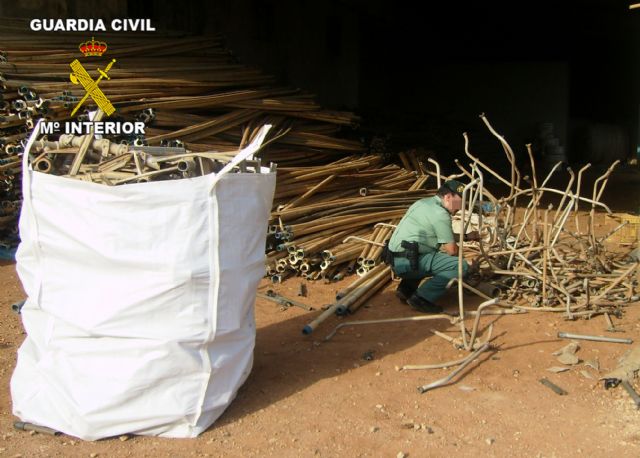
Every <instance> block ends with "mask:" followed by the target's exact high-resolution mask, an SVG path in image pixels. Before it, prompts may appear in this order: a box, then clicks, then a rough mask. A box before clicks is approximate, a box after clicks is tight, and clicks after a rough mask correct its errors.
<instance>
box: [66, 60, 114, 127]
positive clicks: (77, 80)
mask: <svg viewBox="0 0 640 458" xmlns="http://www.w3.org/2000/svg"><path fill="white" fill-rule="evenodd" d="M115 62H116V60H115V59H113V60H112V61H111V62H109V65H107V67H106V68H105V69H104V70H101V69H100V68H98V72H99V73H100V76H98V79H96V80H95V81H94V80H93V78H91V76H89V73H87V71H86V70H85V69H84V67H83V66H82V64H81V63H80V61H79V60H78V59H76V60H74V61H73V62H71V64H69V65H70V66H71V69H72V70H73V73H71V74H70V75H69V79H70V80H71V82H72V83H73V84H82V87H83V88H84V90H85V91H86V92H87V93H86V94H85V95H84V97H82V99H80V102H78V104H77V105H76V107H75V108H74V109H73V111H72V112H71V116H73V115H75V114H76V111H78V109H79V108H80V106H81V105H82V104H83V103H84V102H85V100H87V98H89V97H91V98H92V99H93V101H94V102H96V105H98V107H99V108H100V109H101V110H102V111H104V113H105V114H106V115H107V116H110V115H111V114H112V113H113V112H114V111H116V109H115V108H114V107H113V105H111V102H110V101H109V99H108V98H107V96H105V95H104V93H103V92H102V90H101V89H100V88H99V87H98V83H99V82H100V80H102V78H106V79H108V80H109V79H111V78H109V75H107V72H108V71H109V70H111V67H112V66H113V64H114V63H115Z"/></svg>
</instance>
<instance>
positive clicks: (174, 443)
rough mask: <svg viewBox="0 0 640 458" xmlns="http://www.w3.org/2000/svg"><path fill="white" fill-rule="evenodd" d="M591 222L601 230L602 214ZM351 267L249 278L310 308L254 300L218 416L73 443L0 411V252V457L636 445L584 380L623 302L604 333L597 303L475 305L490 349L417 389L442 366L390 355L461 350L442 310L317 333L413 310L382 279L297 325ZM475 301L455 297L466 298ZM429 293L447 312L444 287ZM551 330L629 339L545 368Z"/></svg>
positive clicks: (631, 423)
mask: <svg viewBox="0 0 640 458" xmlns="http://www.w3.org/2000/svg"><path fill="white" fill-rule="evenodd" d="M599 221H600V223H601V225H602V227H601V229H602V230H604V229H605V226H606V221H605V219H604V217H603V218H601V219H600V220H599ZM351 280H352V279H347V280H343V281H342V282H339V283H332V284H323V283H322V282H315V283H308V284H307V286H308V295H307V297H306V298H298V297H297V292H298V289H299V285H300V283H301V282H302V281H303V280H301V279H297V278H293V279H289V280H287V281H286V282H285V283H283V284H281V285H272V284H271V283H270V282H267V281H266V280H264V281H263V282H262V283H261V285H260V289H259V290H260V291H262V292H265V291H266V290H267V289H274V290H275V291H276V292H278V293H280V294H282V295H284V296H287V297H290V298H295V299H298V300H300V301H303V302H305V303H307V304H309V305H312V306H314V307H315V308H316V311H313V312H309V311H305V310H303V309H302V308H297V307H291V308H282V307H280V306H279V305H277V304H275V303H273V302H270V301H266V300H264V299H258V300H257V302H256V319H257V324H258V326H257V340H256V349H255V363H254V367H253V371H252V373H251V375H250V377H249V379H248V380H247V382H246V383H245V384H244V386H243V387H242V388H241V389H240V391H239V393H238V396H237V398H236V399H235V400H234V401H233V403H232V404H231V405H230V407H229V408H228V409H227V411H226V412H225V413H224V414H223V416H222V417H221V418H220V419H219V420H218V421H217V422H216V423H215V424H214V425H213V426H212V427H211V428H209V430H207V431H206V432H204V433H203V434H202V435H201V436H200V437H198V438H197V439H161V438H155V437H129V438H127V437H124V436H123V437H121V438H113V439H107V440H101V441H96V442H84V441H81V440H78V439H75V438H72V437H68V436H64V435H62V436H57V437H53V436H48V435H43V434H30V433H27V432H20V431H16V430H14V428H13V422H14V421H16V420H17V418H15V417H14V416H13V415H12V413H11V396H10V392H9V380H10V377H11V374H12V371H13V367H14V365H15V359H16V351H17V349H18V347H19V346H20V344H21V342H22V340H23V339H24V334H23V330H22V324H21V322H20V317H19V315H17V314H15V313H13V312H12V311H11V308H10V305H11V304H12V303H13V302H16V301H18V300H20V299H22V298H23V291H22V287H21V285H20V282H19V280H18V278H17V275H16V272H15V264H13V263H9V262H4V263H0V291H2V295H1V296H0V456H8V457H40V456H43V457H44V456H56V457H69V456H73V457H75V456H82V457H121V456H135V457H145V456H149V457H152V456H153V457H189V456H197V457H203V456H211V457H219V456H225V457H251V456H260V457H261V456H278V457H299V456H305V457H306V456H319V457H335V456H354V457H355V456H363V457H364V456H370V457H391V458H393V457H398V456H405V457H428V456H434V457H441V456H498V457H507V456H509V457H511V456H527V457H573V456H583V455H585V456H586V455H588V456H591V457H605V456H606V457H609V456H616V457H637V456H640V411H639V410H637V409H636V408H635V405H634V404H633V402H632V401H631V399H630V398H629V396H628V395H627V393H626V392H625V391H624V389H623V388H622V387H618V388H614V389H610V390H605V389H604V387H603V384H602V382H601V381H598V377H600V376H601V375H602V374H604V373H606V372H607V371H609V370H611V369H613V368H614V367H615V366H616V365H617V360H618V358H620V357H621V356H622V355H623V354H624V353H625V352H626V351H628V350H630V349H631V348H633V347H634V346H635V345H637V344H638V342H640V320H639V319H638V318H639V317H640V307H639V306H638V304H637V303H636V304H632V305H629V306H628V307H627V308H626V313H625V314H624V316H623V317H622V319H617V318H613V320H614V323H615V325H616V326H617V327H618V328H619V329H620V330H622V331H623V332H619V333H608V332H606V331H605V328H606V323H605V320H604V318H603V317H602V316H598V317H595V318H593V319H591V320H577V321H566V320H564V319H563V318H562V317H561V316H560V315H558V314H551V313H529V314H524V315H511V316H488V317H483V318H482V320H481V329H482V330H483V332H486V329H487V327H488V325H489V324H493V328H494V329H493V335H494V336H495V340H494V341H493V342H494V344H495V346H496V348H495V349H494V350H492V351H490V352H485V353H483V354H482V355H480V357H479V358H478V359H477V360H476V361H475V362H474V363H472V364H471V365H470V366H468V367H467V368H466V369H465V370H464V371H463V372H462V373H461V374H460V375H459V376H458V377H457V378H455V379H454V382H453V383H452V384H450V385H449V386H446V387H442V388H438V389H436V390H433V391H429V392H427V393H425V394H420V393H419V392H418V390H417V387H418V386H420V385H423V384H425V383H429V382H431V381H433V380H436V379H438V378H441V377H443V376H445V375H447V374H448V373H449V372H450V371H451V370H452V369H437V370H420V371H398V370H396V368H397V367H399V366H402V365H406V364H431V363H437V362H443V361H449V360H453V359H458V358H461V357H463V356H465V355H466V354H467V353H465V352H463V351H459V350H456V349H455V348H454V347H453V346H452V345H451V344H450V343H448V342H447V341H445V340H444V339H442V338H440V337H438V336H435V335H434V334H433V333H432V332H431V330H432V329H437V330H440V331H443V332H448V333H451V335H452V336H456V335H457V328H454V327H453V326H451V325H449V324H448V323H446V322H442V321H431V322H413V323H394V324H385V325H366V326H347V327H344V328H342V329H341V330H340V331H339V332H338V333H337V334H336V336H335V337H334V338H333V339H332V340H330V341H328V342H324V341H323V338H324V336H326V335H327V334H328V333H329V332H330V331H331V330H332V329H333V328H334V327H335V326H336V325H337V324H338V323H341V322H344V321H345V320H349V321H350V320H370V319H379V318H391V317H404V316H412V315H415V313H414V312H412V310H411V309H410V308H409V307H408V306H406V305H404V304H402V303H401V302H400V301H399V300H398V299H397V298H396V297H395V295H394V293H393V291H394V289H395V284H393V283H392V284H391V285H389V286H388V287H387V288H386V289H384V290H383V291H382V292H381V293H380V294H378V295H376V296H375V297H374V298H373V299H372V300H371V301H370V302H369V303H368V304H367V306H366V307H363V308H361V309H360V310H359V311H358V312H357V313H356V314H354V315H353V316H351V317H347V318H343V319H340V318H337V317H331V318H330V319H329V320H327V321H326V322H325V323H324V324H322V325H321V326H320V327H319V328H318V329H317V330H316V331H315V332H314V333H313V334H312V335H310V336H304V335H302V333H301V330H302V328H303V326H304V325H305V324H306V323H308V322H309V321H311V320H312V319H313V318H314V317H315V316H316V315H317V314H318V313H319V311H318V310H319V308H320V307H321V306H322V305H323V304H328V303H331V302H333V300H334V297H335V293H336V292H337V291H338V290H339V289H341V288H342V287H344V286H345V285H347V284H348V283H350V281H351ZM479 302H480V301H479V300H478V299H475V298H474V297H473V296H466V302H465V303H466V304H467V308H468V309H473V308H474V305H477V304H478V303H479ZM442 304H443V305H445V306H447V308H448V309H450V310H452V311H453V310H454V309H455V308H456V307H457V305H456V304H457V301H456V298H455V297H454V294H451V295H450V296H448V297H447V298H446V299H445V300H444V301H442ZM558 331H566V332H573V333H580V334H595V335H608V336H613V337H628V338H632V339H633V340H634V344H633V345H624V344H613V343H600V342H589V341H580V349H579V351H578V353H577V356H578V357H579V358H580V359H581V362H580V363H579V364H578V365H576V366H571V367H570V369H569V370H568V371H566V372H562V373H552V372H550V371H548V369H549V368H551V367H553V366H561V365H562V364H561V363H559V362H558V361H557V360H556V357H555V356H553V355H552V353H553V352H554V351H556V350H559V349H560V348H562V347H564V346H565V345H566V344H567V343H568V341H567V340H563V339H559V338H557V333H558ZM366 356H369V357H371V359H368V358H366ZM585 362H589V363H590V364H591V365H587V364H585ZM595 363H597V364H595ZM594 365H596V366H599V370H596V369H594V368H593V367H592V366H594ZM543 377H546V378H547V379H549V380H550V381H552V382H553V383H555V384H556V385H559V386H560V387H562V388H564V389H565V390H566V391H567V392H568V394H567V395H565V396H559V395H557V394H556V393H554V392H553V391H552V390H551V389H549V388H547V387H546V386H544V385H542V384H541V383H539V379H541V378H543ZM636 390H638V391H640V383H637V384H636Z"/></svg>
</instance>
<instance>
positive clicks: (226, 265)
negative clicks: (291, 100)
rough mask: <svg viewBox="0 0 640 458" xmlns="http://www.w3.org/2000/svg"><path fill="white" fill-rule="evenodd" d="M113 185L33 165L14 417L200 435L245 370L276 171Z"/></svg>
mask: <svg viewBox="0 0 640 458" xmlns="http://www.w3.org/2000/svg"><path fill="white" fill-rule="evenodd" d="M269 127H270V126H265V127H263V128H262V130H261V131H260V133H259V135H258V136H257V138H256V139H255V140H254V141H253V142H252V143H251V144H250V145H249V146H248V147H247V148H245V149H244V150H242V152H241V153H239V154H238V156H237V157H236V158H235V159H234V161H233V162H232V163H229V164H227V166H225V168H224V169H223V170H221V171H220V172H219V173H218V174H215V175H214V174H211V175H205V176H201V177H197V178H190V179H182V180H175V181H161V182H151V183H141V184H130V185H125V186H115V187H110V186H104V185H100V184H94V183H90V182H85V181H80V180H73V179H69V178H64V177H59V176H52V175H46V174H43V173H38V172H34V171H33V170H31V169H29V167H28V161H27V156H28V154H27V153H28V151H29V150H30V148H31V146H32V145H33V142H34V141H35V137H36V133H35V132H37V131H38V127H36V129H34V134H32V136H31V138H30V139H29V144H28V145H27V148H26V151H25V154H24V156H25V160H24V163H23V193H24V202H23V206H22V214H21V216H20V237H21V240H22V242H21V244H20V246H19V248H18V253H17V270H18V274H19V276H20V279H21V280H22V284H23V286H24V289H25V291H26V293H27V295H28V299H27V301H26V303H25V305H24V307H23V308H22V321H23V324H24V328H25V330H26V333H27V337H26V339H25V341H24V343H23V344H22V346H21V347H20V349H19V350H18V362H17V366H16V369H15V372H14V373H13V377H12V379H11V396H12V400H13V413H14V414H15V415H16V416H18V417H20V419H21V420H22V421H26V422H31V423H36V424H39V425H43V426H48V427H50V428H53V429H56V430H58V431H61V432H63V433H66V434H70V435H73V436H77V437H80V438H82V439H87V440H95V439H99V438H103V437H110V436H117V435H120V434H125V433H134V434H144V435H159V436H165V437H194V436H197V435H198V434H199V433H201V432H202V431H204V430H205V429H207V428H208V427H209V426H210V425H211V424H212V423H213V422H214V421H215V420H216V419H217V418H218V417H219V416H220V415H221V414H222V412H223V411H224V409H225V408H226V407H227V406H228V405H229V403H230V402H231V401H232V400H233V398H234V397H235V395H236V392H237V390H238V388H239V387H240V385H242V383H243V382H244V381H245V379H246V377H247V376H248V374H249V372H250V370H251V366H252V362H253V348H254V343H255V322H254V301H255V293H256V287H257V284H258V282H259V280H260V278H261V277H262V276H263V275H264V248H265V234H266V228H267V221H268V218H269V214H270V210H271V204H272V200H273V192H274V187H275V178H276V177H275V173H270V172H269V170H268V169H263V170H262V172H263V173H228V174H227V173H226V172H228V171H229V170H230V169H231V168H232V167H233V165H234V164H237V163H238V162H240V160H242V159H245V158H247V157H248V156H250V155H251V154H252V153H253V152H255V151H256V150H257V149H258V148H259V147H260V145H261V143H262V141H263V139H264V137H265V135H266V133H267V131H268V129H269Z"/></svg>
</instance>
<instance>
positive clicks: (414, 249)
mask: <svg viewBox="0 0 640 458" xmlns="http://www.w3.org/2000/svg"><path fill="white" fill-rule="evenodd" d="M400 246H401V247H402V248H404V256H405V257H406V258H407V259H408V260H409V265H410V266H411V270H418V258H419V257H420V253H419V251H418V242H407V241H406V240H403V241H402V243H401V244H400Z"/></svg>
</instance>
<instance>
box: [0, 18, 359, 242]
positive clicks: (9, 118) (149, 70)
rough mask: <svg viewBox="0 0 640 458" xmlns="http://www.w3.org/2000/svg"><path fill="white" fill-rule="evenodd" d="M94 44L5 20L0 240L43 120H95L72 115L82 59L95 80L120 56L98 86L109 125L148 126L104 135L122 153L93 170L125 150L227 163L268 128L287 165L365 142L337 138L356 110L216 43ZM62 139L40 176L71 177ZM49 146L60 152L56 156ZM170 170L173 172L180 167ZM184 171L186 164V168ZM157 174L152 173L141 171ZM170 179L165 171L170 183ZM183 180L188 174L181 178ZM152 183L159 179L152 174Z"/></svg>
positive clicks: (150, 39) (137, 39) (161, 39)
mask: <svg viewBox="0 0 640 458" xmlns="http://www.w3.org/2000/svg"><path fill="white" fill-rule="evenodd" d="M7 24H10V25H7ZM88 38H89V37H86V36H83V35H81V34H78V33H75V34H74V33H60V32H56V33H46V32H38V33H33V32H30V31H29V26H28V23H27V22H26V21H23V20H17V19H11V20H10V21H2V25H1V26H0V43H2V49H0V189H1V191H2V196H3V197H2V202H1V203H0V241H1V240H2V239H11V238H15V226H16V221H15V219H16V214H17V209H18V208H19V204H20V200H21V195H20V183H19V179H20V178H19V177H20V172H21V162H20V155H21V153H22V149H23V147H24V141H25V139H26V137H27V136H28V133H29V131H30V129H32V128H33V126H34V122H35V120H36V119H38V118H43V117H44V118H46V119H47V120H49V121H54V122H55V121H58V122H63V121H67V120H71V119H75V120H89V118H88V110H89V109H93V107H94V106H95V104H94V103H93V101H92V99H91V98H88V99H87V100H86V101H85V102H84V105H83V106H82V109H81V111H80V112H79V116H77V117H75V118H72V117H71V112H72V110H73V109H74V107H75V106H76V105H77V103H78V102H79V101H80V100H81V99H82V98H83V97H84V96H85V91H84V89H83V88H82V86H81V85H79V84H78V85H76V84H73V83H72V81H71V80H70V78H69V75H70V73H71V68H70V63H71V62H72V61H73V60H74V59H80V60H81V61H82V64H83V66H84V67H85V68H86V70H87V71H88V72H89V74H90V75H91V74H94V73H95V70H96V67H102V68H105V67H104V66H105V65H106V62H107V61H111V60H112V59H113V58H115V59H116V62H115V63H114V65H113V67H112V68H110V69H109V72H108V76H109V78H110V79H108V80H107V79H106V78H105V79H102V80H101V81H100V84H99V87H100V89H101V90H102V91H103V92H104V94H105V95H106V96H107V98H108V99H109V101H110V102H111V103H112V104H113V106H114V107H115V108H116V112H115V113H114V114H113V115H112V116H111V117H110V118H109V119H110V120H115V121H118V120H120V121H122V120H125V121H142V122H144V123H145V124H146V129H145V136H144V137H141V136H135V135H131V134H122V133H118V134H117V135H116V134H114V135H106V136H104V139H106V140H109V141H110V142H111V145H113V147H112V149H113V150H114V151H115V153H113V154H109V155H107V157H104V158H103V161H98V160H97V159H95V158H94V160H91V158H89V162H92V163H93V164H94V165H96V166H97V164H100V165H101V166H102V164H101V162H105V161H106V160H111V159H114V158H115V157H117V156H118V155H119V153H122V152H124V151H130V149H127V148H122V149H119V150H118V149H116V148H115V146H116V145H117V144H120V143H124V144H127V145H133V146H146V145H150V146H168V147H176V148H184V149H185V150H187V151H190V152H196V153H207V154H209V155H210V154H213V153H220V152H222V153H226V154H223V156H230V155H233V152H235V151H237V150H238V149H239V148H241V147H243V146H244V145H245V144H247V143H248V142H249V141H250V140H251V136H252V134H253V133H254V132H255V131H257V129H258V128H259V127H260V126H262V125H264V124H271V125H273V126H274V128H273V129H272V130H271V136H272V137H271V140H272V141H271V144H270V148H269V150H268V151H267V152H264V153H263V154H264V155H265V157H262V160H263V162H266V161H272V162H277V163H279V164H282V165H289V164H291V165H293V164H317V163H326V162H328V161H330V160H333V159H335V157H336V155H337V156H338V157H339V156H342V155H345V154H354V153H357V152H360V151H361V149H362V147H361V144H360V143H359V142H357V141H352V140H348V139H344V138H339V137H338V136H337V135H336V134H338V132H339V130H340V129H341V128H342V127H344V126H351V125H353V124H354V123H356V122H357V118H356V117H355V116H354V115H353V114H352V113H348V112H338V111H329V110H323V109H321V108H320V107H319V106H318V105H317V104H316V103H315V102H314V100H313V97H312V96H311V95H310V94H306V93H303V92H302V91H300V90H298V89H292V88H285V87H279V86H277V85H275V84H274V79H273V78H272V77H271V76H269V75H265V74H263V73H262V72H260V71H259V70H256V69H254V68H250V67H248V66H245V65H241V64H239V63H238V62H237V61H236V59H235V58H234V57H233V56H232V55H231V53H230V52H229V51H228V50H226V49H225V48H224V46H223V42H222V39H221V37H219V36H212V37H194V36H183V35H180V36H177V35H175V34H174V35H170V34H160V33H153V34H140V33H138V34H128V33H117V34H106V33H105V34H101V35H100V37H99V41H100V42H104V43H107V44H108V49H107V52H106V54H105V55H104V56H102V57H82V56H81V54H80V52H79V51H78V46H79V44H80V42H81V41H85V40H87V39H88ZM92 40H93V39H92ZM96 41H98V37H96ZM82 110H84V111H82ZM56 137H57V136H51V135H50V136H49V138H48V139H47V141H49V142H54V141H60V139H59V138H56ZM63 140H64V142H65V144H64V145H62V146H61V147H57V148H51V145H48V146H47V145H45V146H46V148H45V149H46V150H47V154H46V155H45V156H43V157H42V158H40V159H41V163H40V165H39V167H38V170H40V171H43V172H49V173H56V174H60V175H64V174H67V173H68V171H69V170H68V167H67V166H68V165H69V162H70V161H71V160H70V159H69V158H68V155H70V154H71V155H73V154H76V153H75V152H74V150H73V148H76V149H77V148H78V146H74V144H73V141H71V140H69V139H63ZM75 141H76V142H80V140H78V139H76V140H75ZM59 146H60V145H59ZM51 149H55V150H57V151H55V152H54V153H51V152H50V151H49V150H51ZM61 149H64V151H61ZM87 149H88V150H89V153H88V154H89V156H91V155H95V154H97V153H96V151H95V150H94V148H93V145H90V147H88V148H87ZM92 150H94V151H93V152H92ZM42 152H45V150H42ZM51 154H54V155H58V156H57V157H56V156H51ZM129 156H130V160H129V162H128V163H127V164H126V165H125V167H126V166H135V167H140V166H141V165H142V166H144V165H145V164H136V163H134V162H135V161H134V159H135V158H133V157H132V156H131V155H130V154H129ZM205 156H206V155H205ZM65 157H66V159H65ZM200 157H201V158H202V157H203V156H200ZM193 159H194V161H195V162H196V166H197V167H200V168H201V169H202V165H201V160H199V159H198V158H197V156H195V157H194V158H193ZM218 159H222V158H218ZM175 160H176V159H175V158H174V161H175ZM168 165H169V166H171V167H175V166H176V164H175V163H174V164H168ZM104 167H106V168H107V169H108V170H107V172H109V173H111V176H110V177H109V176H107V175H104V174H103V177H106V181H105V180H102V181H101V182H105V183H107V184H110V183H111V182H113V181H118V180H125V181H124V182H130V181H137V180H138V178H136V179H129V180H127V178H130V174H129V175H128V176H124V175H123V176H119V177H115V175H117V174H118V172H119V169H118V168H114V167H115V164H114V163H110V164H107V165H106V166H103V169H104ZM182 167H189V165H185V164H182ZM161 168H164V165H162V166H161ZM205 168H206V167H205ZM154 171H157V169H154V167H151V169H149V170H146V171H142V173H147V172H149V173H151V172H154ZM94 172H95V171H94ZM102 172H104V170H102ZM129 172H130V170H129ZM188 172H191V170H189V171H188ZM198 172H201V173H205V172H206V171H205V170H199V171H198ZM138 175H140V173H138ZM167 176H168V175H167V174H164V177H165V178H166V177H167ZM181 176H183V174H178V175H176V176H174V177H181ZM114 177H115V178H114ZM146 178H151V179H154V175H153V174H151V175H147V177H146ZM98 181H100V180H98Z"/></svg>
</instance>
